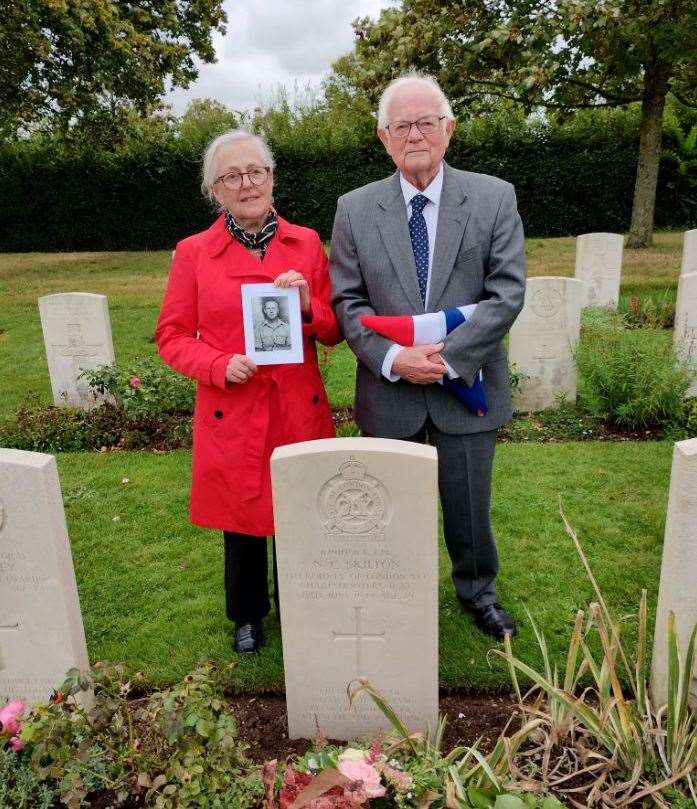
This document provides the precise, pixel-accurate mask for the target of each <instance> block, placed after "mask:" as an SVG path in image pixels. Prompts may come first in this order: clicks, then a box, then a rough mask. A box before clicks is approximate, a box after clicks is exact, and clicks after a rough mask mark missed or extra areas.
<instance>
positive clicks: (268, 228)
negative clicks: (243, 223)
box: [225, 208, 278, 259]
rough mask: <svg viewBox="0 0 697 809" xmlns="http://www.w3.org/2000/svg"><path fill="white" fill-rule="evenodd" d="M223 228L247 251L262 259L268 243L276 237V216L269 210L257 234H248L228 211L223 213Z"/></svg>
mask: <svg viewBox="0 0 697 809" xmlns="http://www.w3.org/2000/svg"><path fill="white" fill-rule="evenodd" d="M225 227H226V228H227V229H228V233H229V234H230V235H231V236H232V238H233V239H237V241H238V242H239V243H240V244H242V245H243V246H244V247H246V248H247V250H251V251H252V252H253V253H259V257H260V258H262V259H263V258H264V256H265V255H266V250H267V248H268V246H269V242H270V241H271V239H273V237H274V236H275V235H276V229H277V228H278V215H277V214H276V211H274V209H273V208H271V210H270V211H269V213H268V216H267V217H266V219H265V220H264V224H263V225H262V228H261V230H260V231H259V233H249V232H248V231H246V230H243V229H242V228H241V227H240V226H239V225H238V224H237V222H235V218H234V216H233V215H232V214H231V213H230V212H229V211H225Z"/></svg>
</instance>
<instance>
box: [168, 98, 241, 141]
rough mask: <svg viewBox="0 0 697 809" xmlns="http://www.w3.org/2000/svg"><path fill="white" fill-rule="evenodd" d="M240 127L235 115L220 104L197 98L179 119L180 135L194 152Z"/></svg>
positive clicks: (210, 99)
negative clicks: (230, 130)
mask: <svg viewBox="0 0 697 809" xmlns="http://www.w3.org/2000/svg"><path fill="white" fill-rule="evenodd" d="M238 125H239V124H238V121H237V118H236V117H235V114H234V113H233V112H232V111H231V110H229V109H228V108H227V107H226V106H224V105H223V104H221V103H220V102H218V101H214V100H213V99H212V98H197V99H194V100H193V101H191V102H190V103H189V105H188V106H187V108H186V111H185V112H184V115H182V117H181V118H180V119H179V135H180V137H181V139H182V140H183V141H185V142H186V143H188V144H190V145H191V146H192V147H193V148H194V150H197V151H200V150H201V149H202V148H203V147H204V146H205V145H206V144H207V143H210V141H212V140H213V138H215V137H217V136H218V135H222V133H223V132H226V131H227V130H228V129H234V128H235V127H237V126H238Z"/></svg>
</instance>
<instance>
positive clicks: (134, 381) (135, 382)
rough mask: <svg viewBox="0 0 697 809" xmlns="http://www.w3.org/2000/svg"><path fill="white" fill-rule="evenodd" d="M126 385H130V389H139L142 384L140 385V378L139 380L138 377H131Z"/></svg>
mask: <svg viewBox="0 0 697 809" xmlns="http://www.w3.org/2000/svg"><path fill="white" fill-rule="evenodd" d="M128 384H129V385H130V386H131V387H132V388H139V387H140V386H141V384H142V383H141V381H140V378H139V377H137V376H132V377H131V378H130V379H129V380H128Z"/></svg>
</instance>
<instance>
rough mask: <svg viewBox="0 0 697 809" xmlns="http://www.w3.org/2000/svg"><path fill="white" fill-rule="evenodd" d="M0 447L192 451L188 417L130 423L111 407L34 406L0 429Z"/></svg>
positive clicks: (154, 417) (21, 410) (121, 411)
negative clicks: (190, 448)
mask: <svg viewBox="0 0 697 809" xmlns="http://www.w3.org/2000/svg"><path fill="white" fill-rule="evenodd" d="M0 444H1V445H2V446H4V447H10V448H13V449H25V450H30V451H32V452H83V451H89V450H99V449H102V447H118V448H120V449H145V448H149V449H163V450H166V449H177V448H179V447H184V448H187V447H190V446H191V416H189V415H186V414H177V413H174V414H167V413H164V414H160V415H156V414H155V415H152V416H144V417H141V418H135V417H134V418H131V417H130V416H129V415H128V414H127V413H126V412H125V410H124V409H123V408H121V407H116V406H114V405H112V404H103V405H102V406H101V407H97V408H95V409H94V410H90V411H84V410H78V409H76V408H71V407H49V406H46V405H44V404H41V403H38V402H34V403H29V404H25V405H23V406H22V407H20V408H19V409H18V411H17V413H16V415H15V417H14V419H8V420H6V421H4V422H3V423H2V424H0Z"/></svg>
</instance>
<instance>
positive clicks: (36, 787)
mask: <svg viewBox="0 0 697 809" xmlns="http://www.w3.org/2000/svg"><path fill="white" fill-rule="evenodd" d="M57 799H58V792H57V791H56V790H55V789H54V788H53V787H51V786H50V785H48V784H46V783H45V782H44V781H43V779H42V778H41V777H40V776H39V775H38V774H37V773H36V772H35V771H34V770H33V769H32V767H31V765H30V764H29V762H28V761H27V760H26V757H22V756H19V755H17V754H16V753H15V752H14V751H13V750H10V749H9V748H8V749H6V750H5V749H3V748H2V747H0V806H1V807H3V809H52V807H53V806H54V805H55V804H56V801H57Z"/></svg>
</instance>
